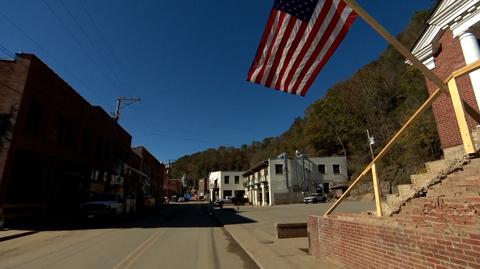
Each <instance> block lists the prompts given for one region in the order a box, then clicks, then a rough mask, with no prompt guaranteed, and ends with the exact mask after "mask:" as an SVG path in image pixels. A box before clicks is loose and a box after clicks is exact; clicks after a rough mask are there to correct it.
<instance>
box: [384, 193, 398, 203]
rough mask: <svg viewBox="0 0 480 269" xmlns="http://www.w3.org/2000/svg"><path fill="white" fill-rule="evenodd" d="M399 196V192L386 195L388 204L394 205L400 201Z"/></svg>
mask: <svg viewBox="0 0 480 269" xmlns="http://www.w3.org/2000/svg"><path fill="white" fill-rule="evenodd" d="M398 199H399V197H398V195H397V194H387V196H386V197H385V200H386V203H387V204H388V205H393V204H394V203H395V202H396V201H398Z"/></svg>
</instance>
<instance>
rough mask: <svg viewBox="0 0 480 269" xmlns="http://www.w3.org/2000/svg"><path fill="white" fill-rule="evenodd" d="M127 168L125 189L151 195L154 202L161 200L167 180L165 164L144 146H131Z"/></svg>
mask: <svg viewBox="0 0 480 269" xmlns="http://www.w3.org/2000/svg"><path fill="white" fill-rule="evenodd" d="M127 170H128V172H127V180H126V182H125V189H128V190H129V191H135V192H136V193H137V194H139V195H140V196H148V197H153V198H155V201H156V203H159V202H160V201H162V197H163V196H164V195H165V188H164V182H165V181H166V180H167V178H166V172H165V165H164V164H163V163H161V162H159V161H158V160H157V159H156V158H155V157H154V156H153V155H152V154H151V153H150V152H149V151H148V150H147V149H146V148H145V147H143V146H139V147H134V148H132V152H131V157H130V161H129V164H128V169H127ZM140 198H141V197H140ZM139 201H141V199H139Z"/></svg>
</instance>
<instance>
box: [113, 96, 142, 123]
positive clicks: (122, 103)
mask: <svg viewBox="0 0 480 269" xmlns="http://www.w3.org/2000/svg"><path fill="white" fill-rule="evenodd" d="M140 101H141V100H140V98H138V97H125V96H120V97H118V98H117V107H116V108H115V113H114V114H113V120H114V121H115V122H118V120H119V119H120V110H121V109H122V108H124V107H126V106H128V105H131V104H134V103H138V102H140Z"/></svg>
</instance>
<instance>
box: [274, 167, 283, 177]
mask: <svg viewBox="0 0 480 269" xmlns="http://www.w3.org/2000/svg"><path fill="white" fill-rule="evenodd" d="M275 174H277V175H281V174H283V164H276V165H275Z"/></svg>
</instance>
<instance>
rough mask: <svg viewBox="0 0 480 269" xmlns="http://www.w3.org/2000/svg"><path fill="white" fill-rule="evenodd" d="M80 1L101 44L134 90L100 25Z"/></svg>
mask: <svg viewBox="0 0 480 269" xmlns="http://www.w3.org/2000/svg"><path fill="white" fill-rule="evenodd" d="M78 2H79V3H80V6H81V8H82V9H83V12H84V13H85V14H86V15H87V18H88V19H89V20H90V22H91V23H92V25H93V29H94V30H95V31H96V32H97V34H98V36H100V39H101V40H102V42H103V45H104V46H105V48H106V50H107V52H108V53H109V54H110V56H111V57H112V59H113V61H114V63H115V64H116V65H117V67H118V70H119V71H120V73H121V75H122V77H123V78H125V80H126V82H127V84H128V87H129V88H130V89H133V90H135V88H134V87H133V86H132V82H131V81H130V79H129V78H128V76H126V75H125V73H124V72H123V71H122V69H121V68H120V61H119V60H118V58H117V57H116V56H115V54H114V53H113V52H112V50H111V46H110V45H109V43H108V42H107V40H106V39H105V36H104V35H103V34H102V31H101V30H100V27H98V24H97V23H96V22H95V20H94V19H93V17H92V16H91V14H90V12H89V11H88V9H87V8H86V7H85V5H84V4H83V0H79V1H78Z"/></svg>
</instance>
